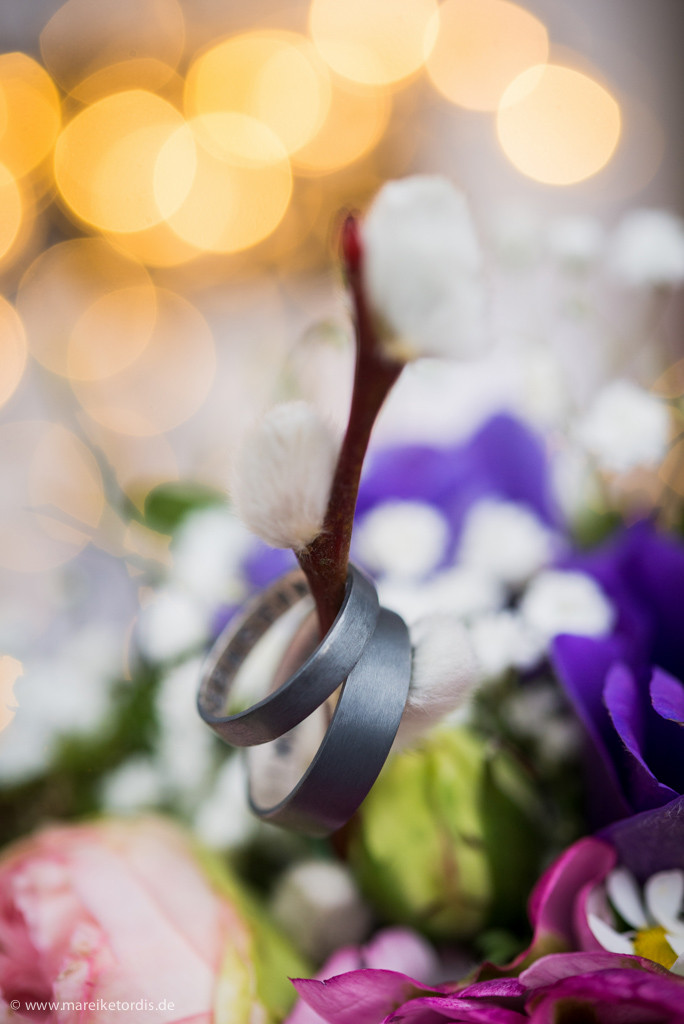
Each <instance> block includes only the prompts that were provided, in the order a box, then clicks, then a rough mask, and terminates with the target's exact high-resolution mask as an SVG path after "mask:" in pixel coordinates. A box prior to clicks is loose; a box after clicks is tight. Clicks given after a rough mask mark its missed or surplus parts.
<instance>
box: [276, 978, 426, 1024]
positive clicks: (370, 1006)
mask: <svg viewBox="0 0 684 1024" xmlns="http://www.w3.org/2000/svg"><path fill="white" fill-rule="evenodd" d="M292 983H293V985H294V987H295V988H296V989H297V992H298V993H299V995H300V996H301V998H302V999H303V1000H304V1001H305V1002H306V1003H307V1004H308V1005H309V1006H310V1007H311V1009H312V1010H315V1012H316V1013H318V1014H320V1016H321V1017H322V1018H323V1020H325V1021H328V1022H329V1024H378V1021H380V1020H382V1019H383V1017H386V1016H387V1015H388V1014H390V1013H392V1011H393V1010H395V1009H396V1008H397V1007H399V1006H401V1004H402V1003H405V1002H407V1001H408V1000H409V999H413V998H414V997H415V996H418V995H421V994H422V992H430V991H434V990H433V989H429V988H428V986H427V985H420V984H418V983H417V982H415V981H413V979H412V978H409V977H407V976H406V975H405V974H399V973H398V972H397V971H384V970H360V971H349V972H348V973H347V974H340V975H338V976H337V977H336V978H329V979H328V981H316V980H311V981H309V980H306V979H304V978H294V979H293V982H292Z"/></svg>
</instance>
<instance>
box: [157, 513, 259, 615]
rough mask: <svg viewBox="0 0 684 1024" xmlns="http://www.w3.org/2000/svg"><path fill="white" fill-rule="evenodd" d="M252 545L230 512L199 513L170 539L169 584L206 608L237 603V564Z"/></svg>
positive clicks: (239, 593)
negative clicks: (171, 562) (229, 602)
mask: <svg viewBox="0 0 684 1024" xmlns="http://www.w3.org/2000/svg"><path fill="white" fill-rule="evenodd" d="M253 545H254V537H253V535H252V534H251V533H250V532H249V531H248V530H247V529H246V528H245V526H244V524H243V523H241V522H240V520H239V519H238V518H237V516H236V515H235V514H234V513H233V512H232V511H231V510H230V509H228V508H221V507H217V506H214V507H211V508H205V509H201V510H200V511H198V512H194V513H193V514H192V515H191V516H188V517H187V518H186V519H185V520H184V522H183V524H182V525H181V527H180V529H179V531H178V533H177V534H176V536H175V537H174V539H173V543H172V545H171V551H172V553H173V565H172V568H171V573H170V580H171V582H172V583H173V584H178V585H179V586H180V587H182V588H184V589H185V590H187V591H188V592H189V593H190V594H193V595H194V596H195V597H196V598H197V599H198V600H200V601H202V602H204V603H207V604H214V603H215V602H217V601H235V602H238V601H240V600H241V599H242V598H243V597H244V587H243V585H242V583H241V573H240V567H241V563H242V561H243V559H244V557H245V556H246V555H247V553H248V552H249V550H250V548H251V547H252V546H253Z"/></svg>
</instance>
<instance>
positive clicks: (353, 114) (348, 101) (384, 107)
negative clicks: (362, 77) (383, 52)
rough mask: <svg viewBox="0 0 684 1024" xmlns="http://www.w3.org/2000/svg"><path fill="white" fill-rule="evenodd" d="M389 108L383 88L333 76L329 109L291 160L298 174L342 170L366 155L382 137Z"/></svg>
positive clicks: (390, 104) (312, 175)
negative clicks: (309, 139)
mask: <svg viewBox="0 0 684 1024" xmlns="http://www.w3.org/2000/svg"><path fill="white" fill-rule="evenodd" d="M391 112H392V99H391V97H390V95H389V93H388V92H387V90H385V89H369V88H364V87H363V86H357V85H354V83H353V82H344V81H343V80H341V79H339V78H336V79H335V80H333V83H332V92H331V95H330V109H329V111H328V116H327V117H326V119H325V122H324V124H323V126H322V127H321V128H320V130H319V131H318V132H317V134H316V135H315V136H314V137H313V139H312V140H311V142H309V143H307V145H306V146H303V147H302V149H300V150H298V152H296V153H295V154H294V155H293V157H292V163H293V166H294V168H295V170H296V171H297V173H298V174H301V175H306V176H310V177H316V176H318V175H321V174H330V173H333V172H335V171H339V170H342V168H344V167H348V166H349V165H350V164H353V163H355V162H356V161H357V160H360V159H361V158H362V157H364V156H366V154H367V153H369V152H370V151H371V150H372V149H373V148H374V147H375V146H377V144H378V143H379V142H380V140H381V138H382V137H383V135H384V133H385V130H386V128H387V125H388V123H389V118H390V114H391Z"/></svg>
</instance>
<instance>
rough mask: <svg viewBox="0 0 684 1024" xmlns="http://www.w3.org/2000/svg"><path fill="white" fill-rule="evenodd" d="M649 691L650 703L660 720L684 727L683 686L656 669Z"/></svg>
mask: <svg viewBox="0 0 684 1024" xmlns="http://www.w3.org/2000/svg"><path fill="white" fill-rule="evenodd" d="M650 690H651V703H652V704H653V707H654V709H655V710H656V711H657V712H658V714H659V715H660V716H661V718H666V719H667V720H668V721H670V722H678V723H679V724H680V725H684V686H682V684H681V683H680V682H679V680H678V679H675V678H674V676H671V675H668V673H667V672H663V671H662V669H659V668H656V669H654V670H653V676H652V678H651V687H650ZM683 738H684V737H683Z"/></svg>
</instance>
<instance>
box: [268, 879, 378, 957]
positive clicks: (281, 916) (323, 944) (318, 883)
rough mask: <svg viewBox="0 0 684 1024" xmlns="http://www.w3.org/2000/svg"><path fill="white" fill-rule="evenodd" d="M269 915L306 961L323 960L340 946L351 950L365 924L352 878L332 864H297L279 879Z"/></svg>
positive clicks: (367, 918) (362, 934)
mask: <svg viewBox="0 0 684 1024" xmlns="http://www.w3.org/2000/svg"><path fill="white" fill-rule="evenodd" d="M271 907H272V911H273V915H274V917H275V919H276V920H277V921H278V923H279V924H280V926H281V927H282V928H283V930H284V931H285V932H287V934H288V935H289V936H290V938H291V939H292V940H293V941H294V943H295V944H296V945H297V947H298V948H299V949H300V950H301V951H302V953H304V954H305V955H306V956H310V957H314V958H315V959H316V960H323V959H325V957H327V956H328V955H329V954H330V953H332V952H333V950H335V949H338V948H339V947H340V946H357V945H358V944H359V943H360V942H361V941H362V940H363V938H364V937H365V936H366V934H367V932H368V929H369V927H370V923H371V916H370V912H369V910H368V908H367V907H366V905H365V904H364V902H363V900H362V899H361V895H360V894H359V891H358V889H357V886H356V882H355V880H354V877H353V875H352V874H351V873H350V872H349V871H348V869H347V868H346V867H344V866H343V865H342V864H337V863H334V862H333V861H324V860H308V861H299V863H297V864H295V865H294V866H293V867H290V868H288V869H287V870H286V871H285V872H284V873H283V874H282V875H281V877H280V878H279V880H278V884H277V886H276V889H275V892H274V894H273V900H272V905H271Z"/></svg>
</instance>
